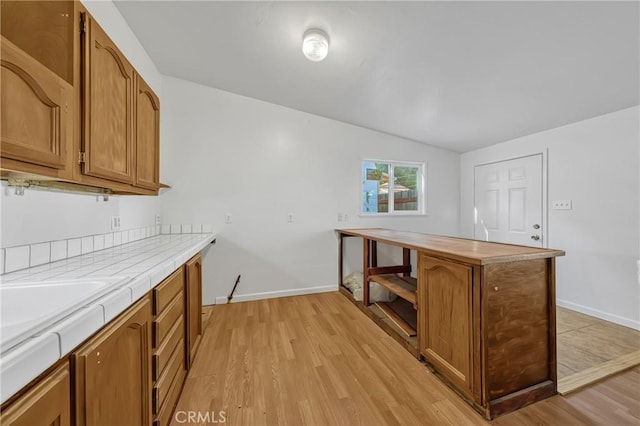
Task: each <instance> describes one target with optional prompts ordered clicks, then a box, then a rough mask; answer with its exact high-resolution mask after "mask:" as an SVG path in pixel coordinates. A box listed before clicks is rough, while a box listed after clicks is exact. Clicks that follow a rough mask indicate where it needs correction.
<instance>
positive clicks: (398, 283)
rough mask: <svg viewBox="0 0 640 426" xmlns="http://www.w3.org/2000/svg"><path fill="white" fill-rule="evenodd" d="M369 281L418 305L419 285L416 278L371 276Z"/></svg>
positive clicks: (391, 275)
mask: <svg viewBox="0 0 640 426" xmlns="http://www.w3.org/2000/svg"><path fill="white" fill-rule="evenodd" d="M369 281H370V282H374V283H377V284H380V285H381V286H382V287H385V288H386V289H387V290H389V291H390V292H391V293H393V294H395V295H396V296H398V297H402V298H403V299H404V300H406V301H407V302H410V303H412V304H413V305H415V304H416V291H417V283H416V280H415V278H411V277H399V276H397V275H395V274H383V275H369Z"/></svg>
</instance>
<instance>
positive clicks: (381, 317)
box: [338, 287, 420, 358]
mask: <svg viewBox="0 0 640 426" xmlns="http://www.w3.org/2000/svg"><path fill="white" fill-rule="evenodd" d="M338 291H339V292H340V293H341V294H343V295H344V296H345V297H346V299H347V300H348V301H349V302H351V303H353V304H354V305H355V306H356V307H357V308H358V309H359V310H360V311H362V312H363V313H364V314H365V315H366V316H367V317H369V318H370V319H371V320H372V321H373V322H374V323H376V324H377V325H378V326H379V327H380V328H381V329H382V330H383V331H384V332H385V333H387V334H388V335H389V336H391V337H392V338H393V339H394V340H395V341H397V342H398V343H400V345H402V347H404V348H405V349H406V350H407V351H409V353H410V354H411V355H413V356H414V357H416V358H420V349H419V347H418V337H417V336H407V335H406V334H405V333H404V332H403V331H402V329H400V328H399V327H398V326H397V324H396V323H395V322H393V321H392V320H391V319H389V317H388V315H387V314H386V313H385V312H384V311H382V309H380V308H379V307H378V306H377V304H373V305H369V306H365V305H363V304H362V302H360V301H357V300H355V299H354V298H353V295H352V294H351V292H350V291H349V290H348V289H347V288H346V287H340V288H339V290H338ZM396 300H397V299H396ZM394 302H395V301H394ZM405 303H406V302H405ZM417 330H418V328H417V323H416V331H417Z"/></svg>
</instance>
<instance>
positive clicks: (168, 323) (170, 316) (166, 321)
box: [153, 292, 184, 348]
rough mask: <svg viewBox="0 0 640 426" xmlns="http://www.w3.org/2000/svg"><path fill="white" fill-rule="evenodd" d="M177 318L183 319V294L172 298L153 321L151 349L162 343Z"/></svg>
mask: <svg viewBox="0 0 640 426" xmlns="http://www.w3.org/2000/svg"><path fill="white" fill-rule="evenodd" d="M179 318H184V293H183V292H180V293H178V294H177V295H176V297H174V298H173V300H172V301H171V303H169V305H168V306H167V308H166V309H165V310H164V311H162V312H161V313H160V315H158V316H157V317H155V318H154V320H153V347H154V348H157V347H158V346H160V344H161V343H162V342H163V341H164V339H165V338H166V336H167V335H168V334H169V331H170V330H171V328H172V327H173V326H174V324H175V323H176V321H178V319H179Z"/></svg>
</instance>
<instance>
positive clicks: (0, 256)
mask: <svg viewBox="0 0 640 426" xmlns="http://www.w3.org/2000/svg"><path fill="white" fill-rule="evenodd" d="M211 232H213V226H212V225H205V224H166V225H154V226H146V227H144V228H135V229H128V230H125V231H116V232H109V233H106V234H98V235H86V236H84V237H74V238H69V239H66V240H56V241H45V242H40V243H35V244H27V245H22V246H15V247H4V248H1V249H0V274H6V273H9V272H15V271H19V270H21V269H26V268H31V267H34V266H38V265H43V264H45V263H50V262H55V261H58V260H63V259H68V258H70V257H75V256H80V255H82V254H87V253H92V252H95V251H99V250H104V249H108V248H111V247H114V246H119V245H122V244H127V243H130V242H133V241H138V240H142V239H145V238H150V237H155V236H156V235H160V234H207V233H211Z"/></svg>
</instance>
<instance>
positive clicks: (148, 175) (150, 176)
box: [135, 74, 160, 190]
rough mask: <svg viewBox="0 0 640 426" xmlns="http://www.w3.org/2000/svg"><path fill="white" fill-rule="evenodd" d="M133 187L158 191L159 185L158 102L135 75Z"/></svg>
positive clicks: (143, 82) (154, 95) (149, 89)
mask: <svg viewBox="0 0 640 426" xmlns="http://www.w3.org/2000/svg"><path fill="white" fill-rule="evenodd" d="M135 92H136V120H135V121H136V141H135V145H136V167H135V185H136V186H139V187H142V188H147V189H154V190H155V189H158V186H159V184H160V173H159V166H158V165H159V162H160V100H159V99H158V97H157V96H156V94H155V93H153V90H151V88H150V87H149V85H148V84H147V83H146V82H145V81H144V80H143V79H142V77H140V76H139V75H138V74H136V91H135Z"/></svg>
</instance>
